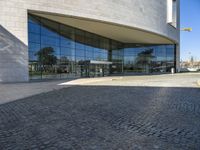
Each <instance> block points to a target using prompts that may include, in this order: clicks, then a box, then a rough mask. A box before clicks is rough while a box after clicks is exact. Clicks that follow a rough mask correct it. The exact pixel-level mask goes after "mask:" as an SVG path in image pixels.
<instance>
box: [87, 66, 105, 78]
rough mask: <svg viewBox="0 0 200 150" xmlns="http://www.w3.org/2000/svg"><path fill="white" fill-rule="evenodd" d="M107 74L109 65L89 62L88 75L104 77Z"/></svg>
mask: <svg viewBox="0 0 200 150" xmlns="http://www.w3.org/2000/svg"><path fill="white" fill-rule="evenodd" d="M108 75H109V65H104V64H90V66H89V77H104V76H108Z"/></svg>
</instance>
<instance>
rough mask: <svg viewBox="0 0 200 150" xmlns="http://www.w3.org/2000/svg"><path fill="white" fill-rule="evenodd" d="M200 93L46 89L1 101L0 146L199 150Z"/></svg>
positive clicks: (109, 88) (183, 90) (152, 89)
mask: <svg viewBox="0 0 200 150" xmlns="http://www.w3.org/2000/svg"><path fill="white" fill-rule="evenodd" d="M160 91H164V93H162V96H160V95H161V93H160ZM197 97H200V92H199V89H197V88H173V87H171V88H170V87H165V88H159V87H119V86H73V87H68V88H63V89H59V90H54V91H51V92H45V93H42V94H39V95H35V96H31V97H27V98H23V99H20V100H17V101H13V102H10V103H5V104H2V105H0V149H1V150H8V149H12V150H13V149H14V150H15V149H16V150H18V149H20V150H23V149H47V150H49V149H59V150H62V149H72V150H73V149H75V150H77V149H78V150H79V149H81V150H82V149H83V150H93V149H95V150H96V149H97V150H98V149H99V150H102V149H103V150H107V149H108V150H112V149H114V150H115V149H122V150H127V149H128V150H129V149H130V150H132V149H133V150H136V149H138V150H154V149H161V150H165V149H166V150H167V149H170V150H191V149H192V150H198V149H199V147H200V114H199V113H198V111H199V106H200V101H199V99H197ZM196 106H198V107H196ZM194 108H195V109H194Z"/></svg>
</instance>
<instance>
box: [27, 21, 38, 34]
mask: <svg viewBox="0 0 200 150" xmlns="http://www.w3.org/2000/svg"><path fill="white" fill-rule="evenodd" d="M28 29H29V30H28V32H30V33H37V34H40V25H39V24H34V23H29V24H28Z"/></svg>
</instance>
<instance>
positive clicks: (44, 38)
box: [41, 35, 60, 46]
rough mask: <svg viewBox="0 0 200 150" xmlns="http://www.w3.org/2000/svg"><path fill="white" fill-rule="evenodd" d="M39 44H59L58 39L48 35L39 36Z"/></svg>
mask: <svg viewBox="0 0 200 150" xmlns="http://www.w3.org/2000/svg"><path fill="white" fill-rule="evenodd" d="M41 44H42V45H49V46H60V39H59V38H55V37H50V36H44V35H42V36H41Z"/></svg>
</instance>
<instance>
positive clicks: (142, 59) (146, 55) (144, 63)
mask: <svg viewBox="0 0 200 150" xmlns="http://www.w3.org/2000/svg"><path fill="white" fill-rule="evenodd" d="M154 57H155V56H153V49H147V50H144V51H142V52H141V53H139V54H138V56H137V58H136V65H137V66H141V67H142V68H146V71H149V68H150V65H151V62H152V59H153V58H154Z"/></svg>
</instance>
